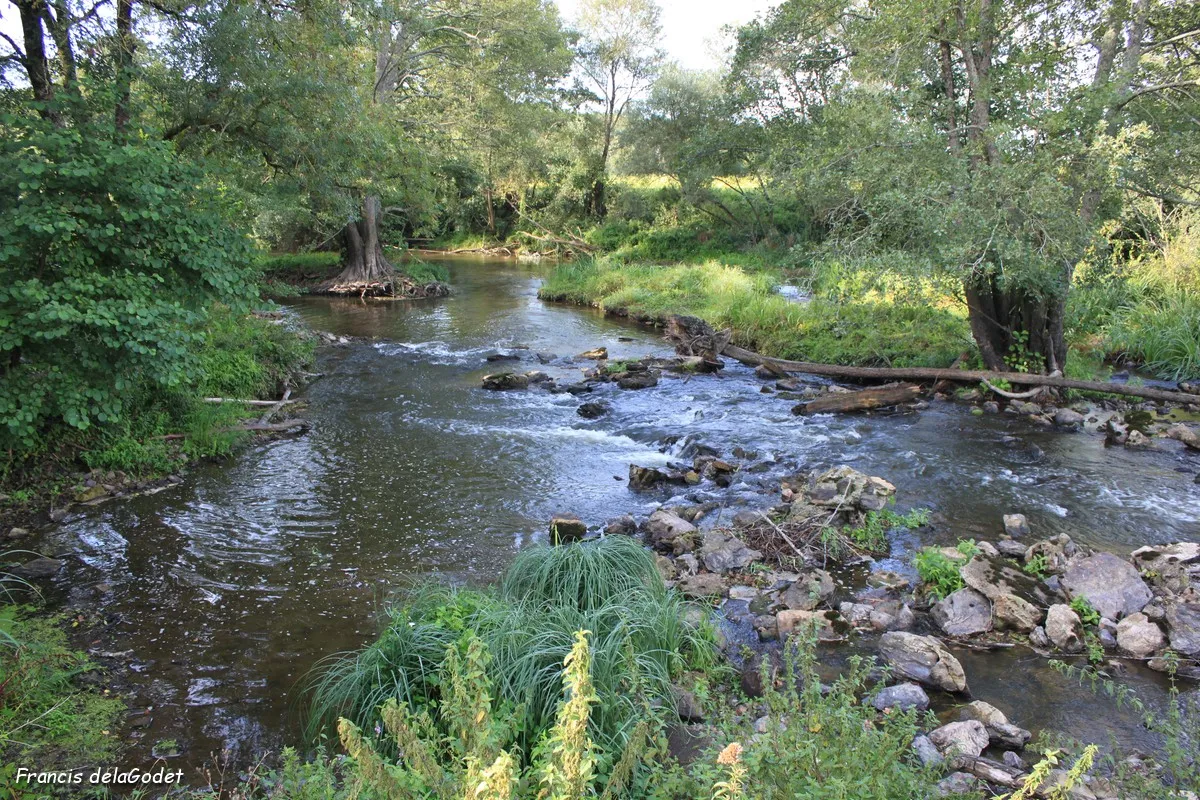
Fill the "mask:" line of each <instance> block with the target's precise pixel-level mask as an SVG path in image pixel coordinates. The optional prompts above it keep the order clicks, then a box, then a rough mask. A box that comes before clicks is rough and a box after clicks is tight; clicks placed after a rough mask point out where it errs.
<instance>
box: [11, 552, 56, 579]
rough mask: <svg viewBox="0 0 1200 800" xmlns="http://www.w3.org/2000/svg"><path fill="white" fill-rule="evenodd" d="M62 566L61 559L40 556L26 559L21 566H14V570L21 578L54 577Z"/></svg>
mask: <svg viewBox="0 0 1200 800" xmlns="http://www.w3.org/2000/svg"><path fill="white" fill-rule="evenodd" d="M62 568H63V562H62V561H60V560H59V559H57V558H46V557H45V556H39V557H38V558H35V559H32V560H30V561H26V562H25V563H24V564H22V565H21V566H19V567H14V568H13V570H12V572H13V574H14V575H16V576H17V577H19V578H29V579H35V578H53V577H54V576H55V575H57V574H58V571H59V570H60V569H62Z"/></svg>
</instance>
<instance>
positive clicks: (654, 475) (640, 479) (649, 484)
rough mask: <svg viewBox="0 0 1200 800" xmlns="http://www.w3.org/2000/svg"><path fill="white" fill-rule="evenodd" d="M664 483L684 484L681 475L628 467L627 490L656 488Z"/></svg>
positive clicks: (652, 469)
mask: <svg viewBox="0 0 1200 800" xmlns="http://www.w3.org/2000/svg"><path fill="white" fill-rule="evenodd" d="M664 483H679V484H682V483H685V481H684V479H683V474H682V473H676V472H668V471H667V470H664V469H656V468H655V467H639V466H638V465H637V464H630V465H629V488H630V489H632V490H633V491H635V492H638V491H645V490H647V489H654V488H657V487H659V486H661V485H663V484H664Z"/></svg>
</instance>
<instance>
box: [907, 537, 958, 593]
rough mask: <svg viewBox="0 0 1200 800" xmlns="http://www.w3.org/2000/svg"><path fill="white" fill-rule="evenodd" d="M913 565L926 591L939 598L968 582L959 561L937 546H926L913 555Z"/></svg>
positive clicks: (955, 590)
mask: <svg viewBox="0 0 1200 800" xmlns="http://www.w3.org/2000/svg"><path fill="white" fill-rule="evenodd" d="M913 565H914V566H915V567H916V568H917V575H919V576H920V578H921V583H922V585H923V586H924V588H925V591H926V593H928V594H929V595H930V596H931V597H934V598H937V599H938V600H941V599H943V598H944V597H946V596H947V595H950V594H953V593H954V592H957V591H958V590H959V589H961V588H963V587H964V586H965V585H966V584H965V583H963V579H962V574H961V573H960V572H959V569H958V567H959V562H958V561H956V560H954V559H952V558H950V557H949V556H947V555H946V554H945V553H943V552H942V551H941V550H939V549H938V548H936V547H924V548H922V549H921V550H920V551H919V552H918V553H917V554H916V556H914V557H913Z"/></svg>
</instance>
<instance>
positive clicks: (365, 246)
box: [333, 195, 393, 288]
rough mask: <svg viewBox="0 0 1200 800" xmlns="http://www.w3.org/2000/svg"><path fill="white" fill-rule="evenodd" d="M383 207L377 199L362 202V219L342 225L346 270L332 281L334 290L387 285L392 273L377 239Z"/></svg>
mask: <svg viewBox="0 0 1200 800" xmlns="http://www.w3.org/2000/svg"><path fill="white" fill-rule="evenodd" d="M382 214H383V204H382V203H381V202H380V200H379V197H378V196H377V195H369V196H367V197H366V198H365V199H364V200H363V215H362V219H359V220H356V221H354V222H350V223H347V224H346V228H345V230H344V231H343V235H344V236H345V242H346V267H345V269H343V270H342V272H341V274H340V275H338V276H337V277H336V278H334V280H333V283H334V284H335V285H337V286H343V287H352V286H362V287H364V288H366V287H368V286H369V285H371V284H383V285H387V284H390V283H391V281H392V276H393V271H392V265H391V262H389V261H388V260H387V257H386V256H384V254H383V245H382V244H381V243H380V239H379V218H380V216H382Z"/></svg>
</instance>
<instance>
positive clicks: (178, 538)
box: [58, 260, 1200, 765]
mask: <svg viewBox="0 0 1200 800" xmlns="http://www.w3.org/2000/svg"><path fill="white" fill-rule="evenodd" d="M448 265H449V267H450V270H451V273H452V276H453V282H454V285H455V288H456V294H455V295H454V296H453V297H451V298H448V299H443V300H425V301H419V302H391V303H361V302H358V301H354V300H331V299H324V298H320V299H318V298H309V299H304V300H301V301H298V302H296V303H295V305H294V310H295V312H296V313H297V314H299V315H300V316H301V317H302V318H303V319H304V320H305V321H306V322H307V323H308V324H310V325H312V326H313V327H316V328H319V329H323V330H328V331H332V332H334V333H338V334H343V335H352V336H355V337H363V340H362V341H356V342H355V343H354V344H352V345H350V346H348V347H344V348H336V349H328V350H325V351H323V352H322V353H321V355H320V363H319V367H318V368H319V369H320V370H321V371H322V372H324V373H325V377H324V378H322V379H321V380H319V381H318V382H316V383H315V384H314V385H313V386H312V387H311V388H310V389H309V390H308V391H307V392H306V396H307V399H308V400H309V402H310V409H309V411H308V412H307V413H308V416H309V417H310V418H311V420H312V422H313V427H312V430H311V432H310V433H308V434H307V435H305V436H301V437H297V438H290V439H283V440H280V441H275V442H271V443H266V444H260V445H256V446H254V447H252V448H251V449H250V450H249V451H247V452H245V453H242V454H240V455H239V456H238V457H237V458H236V459H234V460H232V461H230V462H229V463H227V464H223V465H219V466H217V465H209V466H205V467H201V468H199V469H197V470H196V471H195V472H194V473H193V474H192V475H191V476H189V478H188V480H187V481H186V482H185V483H183V484H182V485H179V486H176V487H173V488H171V489H168V490H166V491H163V492H161V493H159V494H155V495H150V496H145V497H139V498H134V499H132V500H129V501H124V502H120V501H118V502H113V503H109V504H106V505H102V506H99V507H97V508H94V509H89V510H87V511H85V512H82V513H80V514H78V515H76V516H74V517H72V518H70V519H69V520H67V522H66V523H65V524H64V526H63V527H62V529H61V530H60V532H59V534H58V536H59V537H60V539H61V543H62V545H63V549H64V550H65V549H68V548H70V549H76V550H80V551H82V556H81V558H82V562H83V564H84V566H83V567H82V568H80V569H78V570H77V571H76V572H75V574H73V575H71V576H69V579H68V581H67V582H66V583H69V584H70V585H72V586H74V587H75V588H74V589H73V590H72V591H74V592H76V593H79V594H82V593H85V592H90V591H91V589H90V588H89V587H90V586H92V585H93V584H95V583H96V582H97V581H103V582H105V583H106V584H108V586H110V587H111V592H110V593H108V594H107V595H105V597H106V599H105V601H104V603H105V609H104V610H105V611H106V612H107V613H109V614H111V615H112V619H113V620H114V621H115V623H116V624H115V626H114V628H113V631H114V633H115V636H116V638H117V640H118V641H117V643H116V644H115V646H113V648H112V649H116V650H121V649H130V650H132V652H133V657H134V658H135V659H136V661H135V664H134V666H135V669H136V674H135V678H136V680H138V681H140V682H141V684H142V689H143V690H144V691H145V693H146V696H148V697H150V698H152V700H153V703H154V704H155V711H154V724H153V727H152V728H151V729H150V730H149V731H148V732H147V733H146V736H145V739H144V743H145V747H144V748H141V749H139V750H138V751H136V752H134V753H133V754H132V755H131V757H130V759H129V761H130V764H131V765H139V764H143V763H144V762H145V761H146V760H147V757H146V756H147V753H148V751H149V747H150V746H151V745H152V744H153V743H154V741H155V740H156V738H178V739H180V743H181V744H182V745H183V746H184V748H185V756H184V760H185V761H186V762H188V763H189V764H191V765H196V764H199V763H201V762H202V761H204V760H205V759H206V758H207V757H208V756H209V754H210V753H212V752H216V751H219V750H221V749H222V748H225V747H231V748H233V749H234V750H235V756H236V757H238V758H242V759H246V758H249V757H252V756H253V755H255V754H257V753H260V752H262V751H263V750H264V749H265V748H267V747H272V746H277V745H278V744H280V743H282V742H284V741H292V742H295V741H296V736H297V733H296V732H297V728H298V725H297V723H298V714H297V709H296V708H294V700H295V697H296V692H295V685H296V682H297V680H298V679H299V678H301V677H302V676H304V675H305V673H306V672H307V671H308V670H309V669H310V668H311V667H312V666H313V665H314V664H315V663H316V662H317V661H319V660H320V659H321V658H323V657H325V656H328V655H329V654H331V653H334V652H337V651H339V650H345V649H349V648H352V647H355V646H357V645H359V644H361V643H362V642H363V641H365V640H366V639H367V638H368V637H369V636H370V635H371V633H372V632H373V630H374V622H373V620H372V614H373V611H374V609H375V608H376V607H377V606H378V603H379V601H380V600H381V599H382V598H383V597H384V596H385V595H386V594H387V593H388V591H389V590H390V589H392V588H393V587H395V586H397V585H398V584H400V583H402V582H405V581H407V580H411V579H413V578H415V577H417V576H428V575H434V576H437V577H438V578H439V579H441V580H449V581H456V582H471V581H484V580H488V579H490V578H493V577H495V576H496V575H497V574H498V573H499V572H500V571H501V570H502V569H503V567H504V565H505V564H506V563H507V561H508V559H509V558H510V557H511V556H512V554H513V552H514V551H515V550H516V549H517V548H519V547H521V546H524V545H526V544H528V543H530V542H533V541H540V540H544V538H545V536H544V531H545V526H546V522H547V520H548V519H549V517H550V516H551V515H552V514H555V513H559V512H574V513H577V514H579V515H580V516H582V517H583V518H584V519H585V520H586V521H587V522H589V523H591V524H599V523H602V522H603V521H604V520H605V519H607V518H610V517H612V516H615V515H618V514H621V513H625V512H632V513H635V514H638V513H647V512H648V511H649V510H650V509H652V508H653V507H654V506H655V505H657V504H658V503H661V502H663V501H664V500H665V499H667V498H666V497H665V496H658V497H655V496H646V495H634V494H631V493H630V492H629V491H628V490H627V489H626V488H625V483H624V476H625V475H626V474H627V471H628V466H629V464H630V463H632V462H636V463H639V464H655V463H665V462H666V461H667V460H669V459H670V458H672V457H679V456H683V455H686V454H687V453H688V452H689V448H692V447H694V446H695V444H696V443H703V444H705V445H708V446H712V447H715V448H717V449H718V450H720V451H721V452H722V453H726V454H728V453H729V452H730V451H731V450H732V449H733V448H734V447H741V448H743V449H745V450H747V451H751V452H753V453H754V455H753V457H748V459H749V461H751V462H753V463H756V464H759V465H760V466H758V467H756V469H755V471H748V472H746V473H745V474H744V475H743V482H742V483H741V484H740V485H739V486H738V487H735V488H736V489H737V490H738V492H737V497H736V498H735V500H734V502H735V503H736V502H745V503H751V504H756V505H766V504H769V503H771V502H772V501H773V499H774V498H777V497H778V485H779V478H780V476H781V475H782V474H785V473H787V472H791V471H796V470H799V469H808V468H813V467H817V466H824V465H831V464H836V463H852V464H855V465H856V466H857V467H859V468H860V469H863V470H865V471H869V472H871V473H873V474H879V475H883V476H885V477H887V478H888V479H890V480H892V481H893V482H894V483H896V485H897V486H898V487H899V490H900V498H901V505H903V506H910V505H927V506H930V507H932V508H933V509H934V512H935V516H934V525H933V527H932V528H931V529H930V530H929V531H926V532H922V534H921V535H922V536H923V537H924V538H925V539H926V540H927V541H928V540H935V539H936V540H944V541H954V540H956V539H958V538H961V537H974V538H994V537H995V536H996V534H997V533H998V532H999V530H1000V517H1001V514H1003V513H1006V512H1011V511H1021V512H1023V513H1025V514H1026V515H1027V516H1028V517H1029V519H1030V521H1031V524H1032V525H1033V527H1034V530H1035V532H1036V534H1037V535H1039V536H1040V535H1043V534H1051V533H1058V532H1065V533H1069V534H1070V535H1071V536H1072V537H1075V538H1076V539H1078V540H1080V541H1083V542H1086V543H1089V544H1093V545H1096V546H1098V547H1102V548H1106V549H1113V550H1118V551H1128V550H1131V549H1133V548H1134V547H1137V546H1139V545H1140V544H1143V543H1146V542H1163V541H1170V540H1175V539H1193V540H1194V539H1200V522H1197V520H1200V492H1197V490H1196V487H1195V486H1194V485H1193V484H1192V478H1193V475H1194V473H1195V471H1196V470H1197V468H1198V467H1197V462H1196V460H1195V458H1194V457H1193V458H1192V459H1191V460H1190V461H1189V460H1186V457H1184V456H1174V455H1166V454H1154V453H1144V452H1126V451H1124V450H1120V449H1118V450H1105V449H1104V448H1103V447H1102V442H1101V441H1100V440H1099V439H1098V438H1096V437H1091V436H1085V435H1064V434H1055V433H1047V432H1041V431H1037V432H1033V431H1030V430H1029V429H1028V428H1027V427H1026V425H1025V424H1024V423H1022V422H1021V421H1019V420H1015V419H1012V418H1010V417H991V418H984V419H975V418H972V417H970V416H969V415H968V414H966V413H965V411H964V409H962V408H958V407H954V406H949V405H941V404H935V405H934V406H933V407H932V408H930V409H929V410H928V411H926V412H923V413H921V414H912V415H899V416H876V417H855V416H844V417H796V416H793V415H792V414H791V413H790V405H791V404H790V403H788V402H786V401H783V400H779V399H776V398H774V397H772V396H771V395H761V394H759V393H758V388H759V384H760V382H759V381H757V380H756V379H755V378H754V377H753V375H752V373H751V372H750V371H749V370H748V369H745V368H742V367H740V366H738V365H730V367H729V369H728V370H727V371H726V373H725V374H723V375H721V376H719V377H718V376H703V377H693V378H686V379H685V378H670V379H664V380H663V381H662V382H661V383H660V385H659V386H658V387H656V388H654V389H650V390H645V391H639V392H621V391H618V390H616V389H615V387H604V388H603V389H601V390H599V391H598V393H597V394H600V395H602V396H603V397H604V399H605V400H606V401H608V402H609V403H610V404H611V405H612V408H613V410H612V413H611V414H609V415H608V416H606V417H603V418H601V419H599V420H594V421H586V420H583V419H581V418H580V417H579V416H578V415H577V414H576V413H575V410H576V408H577V407H578V405H579V403H580V402H581V400H580V399H579V398H576V397H573V396H572V395H569V394H561V395H552V394H549V393H546V392H542V391H530V392H508V393H490V392H484V391H482V390H480V389H478V388H477V387H478V386H479V379H480V377H481V376H482V375H483V374H486V373H487V372H489V371H495V370H496V369H497V368H498V367H497V366H496V365H489V364H488V363H487V362H486V361H485V359H486V356H487V355H488V354H491V353H494V352H499V351H503V352H508V353H514V354H517V355H520V356H521V358H522V361H521V362H520V364H519V368H520V369H535V368H536V369H541V370H543V371H546V372H548V373H550V374H552V375H554V376H556V377H568V376H572V375H573V376H576V377H577V376H579V374H580V369H581V368H583V367H585V366H588V365H589V364H587V363H575V364H563V363H560V362H559V361H558V360H552V359H551V356H569V355H572V354H575V353H579V352H581V351H584V350H587V349H590V348H592V347H595V346H598V345H605V346H607V347H608V349H609V352H610V354H611V355H612V357H613V358H625V357H636V356H641V355H645V354H649V353H665V351H666V350H665V348H664V347H663V345H662V343H661V340H660V339H658V337H657V336H655V335H654V334H653V333H652V332H647V331H644V330H639V329H636V328H633V327H630V326H627V325H622V324H619V323H617V322H614V321H610V320H605V319H603V318H602V317H600V316H599V315H597V314H595V313H593V312H589V311H586V310H581V309H573V308H565V307H559V306H551V305H546V304H543V303H541V302H539V301H538V300H537V299H536V289H537V285H538V282H539V269H538V268H537V267H527V266H523V265H519V264H514V263H511V262H496V261H490V262H489V261H484V260H453V261H450V262H449V264H448ZM535 354H541V356H542V359H541V360H545V361H549V362H550V363H547V364H544V365H543V364H542V363H541V361H540V360H539V359H538V358H537V357H535ZM1181 469H1182V470H1187V471H1186V472H1180V471H1177V470H1181ZM704 494H705V491H704V489H703V488H702V487H701V488H698V489H697V490H695V491H690V492H689V496H691V497H692V498H694V499H695V498H702V497H703V496H704ZM722 513H725V512H722ZM919 544H921V542H920V541H916V540H915V537H910V538H909V539H906V540H901V541H899V542H898V543H897V549H898V550H899V551H901V552H899V553H898V555H901V556H903V555H904V553H905V552H906V551H907V550H908V549H911V548H912V547H915V546H917V545H919ZM106 646H108V645H106ZM983 658H985V657H984V656H980V657H979V658H976V659H971V660H969V662H968V663H967V670H968V674H969V675H970V674H972V672H973V671H974V672H977V673H978V675H979V677H978V679H973V680H972V685H973V688H975V690H976V693H977V694H978V695H979V696H980V697H982V698H984V699H988V700H991V701H993V702H996V703H997V705H1001V706H1005V705H1007V706H1008V708H1007V709H1006V710H1011V711H1013V712H1014V714H1013V716H1014V718H1015V719H1016V721H1018V722H1020V723H1021V724H1023V725H1025V726H1027V727H1031V726H1032V727H1036V726H1038V725H1040V724H1062V722H1063V719H1062V717H1063V716H1064V715H1062V714H1060V713H1059V712H1058V711H1056V709H1059V708H1060V707H1063V708H1066V707H1069V706H1070V705H1071V704H1072V703H1079V702H1080V698H1081V697H1083V696H1084V694H1083V693H1081V690H1078V689H1072V688H1071V686H1070V685H1069V683H1068V682H1065V681H1064V680H1062V679H1061V678H1058V677H1057V676H1054V677H1053V678H1046V677H1045V675H1046V670H1045V667H1044V666H1042V665H1040V664H1038V663H1030V662H1028V661H1027V660H1023V661H1017V662H1014V663H1013V664H1012V666H1011V668H1005V669H999V670H998V669H996V668H994V667H992V666H990V665H989V664H984V663H982V661H981V659H983ZM990 663H992V664H995V663H999V662H996V661H993V662H990ZM1028 675H1036V676H1038V677H1037V685H1038V686H1039V687H1041V688H1039V689H1036V691H1035V689H1032V688H1030V684H1028V682H1027V681H1025V680H1024V679H1023V677H1022V676H1028ZM1149 685H1150V686H1151V687H1153V686H1154V685H1155V684H1153V683H1151V684H1149ZM984 687H986V689H984ZM1025 692H1031V693H1034V694H1037V695H1038V696H1039V697H1042V698H1050V697H1056V698H1059V702H1058V703H1057V704H1056V703H1050V702H1039V703H1037V704H1031V703H1027V701H1026V700H1023V699H1021V695H1022V694H1023V693H1025ZM1005 698H1007V699H1008V700H1011V702H1006V699H1005ZM1027 705H1028V706H1029V709H1028V711H1027V712H1026V713H1021V712H1020V711H1018V709H1022V708H1026V706H1027ZM1103 709H1104V707H1103V706H1097V707H1096V711H1097V714H1098V715H1100V716H1101V718H1103V716H1102V715H1103V713H1104V712H1103Z"/></svg>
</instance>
